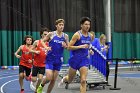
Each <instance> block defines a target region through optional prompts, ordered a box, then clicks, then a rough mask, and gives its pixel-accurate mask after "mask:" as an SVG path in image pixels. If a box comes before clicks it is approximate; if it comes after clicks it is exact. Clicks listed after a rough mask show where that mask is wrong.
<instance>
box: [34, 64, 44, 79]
mask: <svg viewBox="0 0 140 93" xmlns="http://www.w3.org/2000/svg"><path fill="white" fill-rule="evenodd" d="M37 74H42V75H44V74H45V67H37V66H33V69H32V76H34V77H35V76H37Z"/></svg>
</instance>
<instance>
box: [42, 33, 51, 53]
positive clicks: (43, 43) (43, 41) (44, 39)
mask: <svg viewBox="0 0 140 93" xmlns="http://www.w3.org/2000/svg"><path fill="white" fill-rule="evenodd" d="M52 34H53V33H52V32H49V33H48V34H47V36H46V37H45V38H43V40H42V41H41V43H42V45H43V47H44V48H45V49H46V50H47V51H49V50H51V47H48V46H46V44H45V41H49V40H50V39H51V36H52Z"/></svg>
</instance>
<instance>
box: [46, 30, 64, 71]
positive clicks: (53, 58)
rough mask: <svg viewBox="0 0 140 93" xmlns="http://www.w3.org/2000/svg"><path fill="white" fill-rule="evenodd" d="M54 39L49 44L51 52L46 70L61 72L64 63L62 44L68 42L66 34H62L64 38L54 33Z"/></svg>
mask: <svg viewBox="0 0 140 93" xmlns="http://www.w3.org/2000/svg"><path fill="white" fill-rule="evenodd" d="M52 33H53V35H52V37H51V38H52V39H51V40H50V42H49V46H50V47H51V51H48V54H47V58H46V69H51V70H57V71H60V68H61V65H62V63H63V51H64V47H62V42H66V39H65V35H66V34H65V33H62V36H61V37H59V36H57V34H56V31H53V32H52Z"/></svg>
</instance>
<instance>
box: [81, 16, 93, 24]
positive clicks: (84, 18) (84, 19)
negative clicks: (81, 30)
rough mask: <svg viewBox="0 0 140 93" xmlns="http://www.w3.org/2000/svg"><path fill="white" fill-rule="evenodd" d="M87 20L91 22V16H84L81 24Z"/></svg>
mask: <svg viewBox="0 0 140 93" xmlns="http://www.w3.org/2000/svg"><path fill="white" fill-rule="evenodd" d="M85 21H89V22H90V23H91V19H90V18H89V17H82V18H81V20H80V25H82V24H84V23H85Z"/></svg>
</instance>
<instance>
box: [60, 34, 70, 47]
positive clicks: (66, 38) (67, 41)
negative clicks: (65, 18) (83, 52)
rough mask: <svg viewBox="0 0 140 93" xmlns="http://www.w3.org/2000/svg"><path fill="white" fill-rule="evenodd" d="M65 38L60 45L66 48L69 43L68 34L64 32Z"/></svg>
mask: <svg viewBox="0 0 140 93" xmlns="http://www.w3.org/2000/svg"><path fill="white" fill-rule="evenodd" d="M65 40H66V41H65V42H62V46H63V47H64V48H66V49H67V48H68V44H69V36H68V35H67V34H65Z"/></svg>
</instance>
